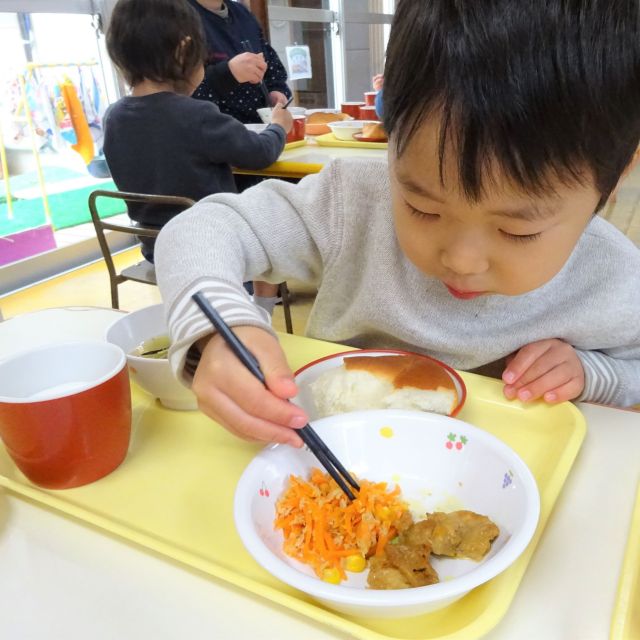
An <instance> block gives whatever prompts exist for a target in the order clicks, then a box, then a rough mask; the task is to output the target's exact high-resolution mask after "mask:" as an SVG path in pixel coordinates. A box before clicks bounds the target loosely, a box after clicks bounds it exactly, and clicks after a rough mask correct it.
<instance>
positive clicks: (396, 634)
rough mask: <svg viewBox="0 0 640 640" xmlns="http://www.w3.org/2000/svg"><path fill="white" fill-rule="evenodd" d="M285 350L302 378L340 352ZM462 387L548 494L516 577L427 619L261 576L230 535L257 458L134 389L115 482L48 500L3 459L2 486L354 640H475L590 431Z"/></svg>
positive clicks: (512, 584) (476, 412) (476, 381)
mask: <svg viewBox="0 0 640 640" xmlns="http://www.w3.org/2000/svg"><path fill="white" fill-rule="evenodd" d="M281 341H282V346H283V348H284V350H285V352H286V353H287V354H288V357H289V361H290V364H291V366H292V367H293V368H294V369H296V368H299V367H300V366H302V365H303V364H306V363H307V362H309V361H311V360H314V359H316V358H320V357H323V356H325V355H329V354H331V353H336V352H338V351H343V350H344V348H343V347H341V346H339V345H336V344H331V343H327V342H319V341H316V340H310V339H308V338H303V337H300V336H290V335H281ZM462 375H463V378H464V380H465V382H466V384H467V387H468V392H469V395H468V399H467V403H466V405H465V407H464V409H463V410H462V412H461V414H460V416H459V417H460V419H462V420H466V421H468V422H470V423H472V424H475V425H476V426H478V427H481V428H483V429H486V430H487V431H489V432H490V433H493V434H495V435H496V436H497V437H499V438H500V439H502V440H503V441H504V442H506V443H507V444H508V445H510V446H511V447H512V448H513V449H515V451H517V452H518V453H519V454H520V456H521V457H522V458H523V460H524V461H525V462H526V463H527V465H528V466H529V468H530V469H531V471H532V473H533V474H534V476H535V478H536V480H537V483H538V488H539V490H540V499H541V512H540V522H539V525H538V528H537V530H536V533H535V535H534V538H533V540H532V542H531V544H530V545H529V547H528V548H527V549H526V550H525V552H524V553H523V554H522V556H520V558H519V559H518V561H517V562H516V563H515V564H513V565H512V566H511V567H510V568H509V569H508V570H506V571H505V572H503V573H502V574H500V575H499V576H497V577H496V578H494V579H493V580H491V581H490V582H488V583H486V584H484V585H482V586H481V587H478V588H477V589H475V590H474V591H472V592H471V593H469V594H468V595H467V596H465V597H464V598H462V599H461V600H459V601H457V602H455V603H454V604H452V605H451V606H449V607H447V608H446V609H443V610H440V611H436V612H434V613H430V614H427V615H424V616H419V617H415V618H407V619H400V620H370V619H356V618H349V617H347V616H343V615H340V614H338V613H334V612H332V611H329V610H327V609H324V608H323V607H322V606H321V605H319V604H318V603H316V602H314V601H313V600H311V599H310V598H309V597H307V596H306V595H304V594H302V593H301V592H299V591H296V590H295V589H292V588H290V587H288V586H287V585H285V584H283V583H282V582H279V581H278V580H276V579H275V578H274V577H272V576H271V575H270V574H269V573H267V572H266V571H265V570H263V569H262V568H261V567H260V566H259V565H258V564H257V563H256V562H255V561H254V560H253V558H252V557H251V556H250V555H249V554H248V552H247V551H245V549H244V547H243V545H242V542H241V541H240V539H239V537H238V535H237V533H236V531H235V527H234V523H233V494H234V490H235V486H236V483H237V481H238V478H239V477H240V475H241V474H242V471H243V470H244V468H245V467H246V465H247V464H248V463H249V461H250V460H251V459H252V458H253V457H254V456H255V455H256V453H257V452H258V451H259V450H260V447H259V446H258V445H253V444H249V443H246V442H243V441H241V440H239V439H237V438H235V437H233V436H231V435H230V434H228V433H227V432H226V431H225V430H223V429H221V428H219V427H216V426H215V425H214V424H213V423H212V422H211V421H209V420H208V419H207V418H205V417H204V416H203V415H202V414H200V413H199V412H179V411H169V410H167V409H163V408H161V407H160V405H158V404H157V403H156V402H154V401H153V400H152V399H151V398H150V396H148V395H147V394H146V393H144V392H143V391H141V390H139V389H138V388H137V387H135V385H134V388H133V402H134V418H133V425H134V430H133V435H132V441H131V447H130V451H129V454H128V456H127V458H126V460H125V461H124V463H123V464H122V465H121V466H120V468H118V469H117V470H116V471H115V472H113V473H112V474H111V475H109V476H107V477H106V478H103V479H102V480H100V481H98V482H95V483H94V484H91V485H87V486H85V487H80V488H78V489H68V490H66V491H49V490H45V489H40V488H38V487H35V486H33V485H32V484H30V483H29V482H28V481H27V480H26V479H25V478H24V476H23V475H22V474H21V473H20V472H19V471H18V470H17V469H16V467H15V465H14V464H13V462H12V461H11V460H10V458H9V457H8V455H7V454H6V452H5V450H4V448H3V447H0V485H3V486H5V487H6V488H7V489H9V490H11V491H13V492H15V493H17V494H20V495H22V496H25V497H28V498H30V499H32V500H34V501H36V502H39V503H41V504H43V505H45V506H48V507H51V508H54V509H57V510H59V511H61V512H63V513H65V514H67V515H70V516H73V517H75V518H78V519H80V520H82V521H85V522H87V523H90V524H92V525H95V526H97V527H100V528H102V529H104V530H105V531H108V532H110V533H112V534H116V535H118V536H121V537H122V538H125V539H126V540H128V541H130V542H133V543H136V544H138V545H141V546H143V547H147V548H149V549H152V550H154V551H157V552H159V553H161V554H164V555H166V556H168V557H169V558H173V559H175V560H178V561H179V562H182V563H184V564H186V565H189V566H191V567H194V568H196V569H199V570H201V571H204V572H206V573H208V574H210V575H212V576H215V577H216V578H219V579H221V580H226V581H228V582H230V583H232V584H234V585H236V586H238V587H241V588H243V589H246V590H248V591H250V592H253V593H255V594H258V595H260V596H262V597H264V598H267V599H269V600H271V601H273V602H275V603H278V604H280V605H282V606H284V607H287V608H289V609H291V610H292V611H295V612H297V613H299V614H302V615H305V616H307V617H309V618H311V619H313V620H315V621H317V622H319V623H322V624H325V625H328V626H329V627H332V628H333V629H335V630H337V631H340V632H342V633H347V634H351V635H352V636H354V637H356V638H361V639H363V640H434V639H436V638H447V640H454V639H456V640H460V639H465V640H469V639H472V638H479V637H481V636H483V635H484V634H486V633H487V632H488V631H489V630H490V629H491V628H492V627H494V626H495V625H496V624H497V623H498V622H499V621H500V619H501V618H502V617H503V615H504V614H505V612H506V611H507V609H508V608H509V605H510V603H511V600H512V599H513V597H514V595H515V593H516V591H517V588H518V585H519V583H520V580H521V579H522V576H523V574H524V572H525V570H526V568H527V565H528V563H529V560H530V558H531V556H532V554H533V552H534V550H535V547H536V545H537V543H538V540H539V539H540V536H541V534H542V531H543V529H544V527H545V524H546V522H547V519H548V517H549V514H550V513H551V510H552V508H553V505H554V503H555V501H556V499H557V497H558V494H559V493H560V491H561V489H562V486H563V484H564V482H565V479H566V477H567V474H568V473H569V470H570V469H571V466H572V464H573V461H574V459H575V456H576V454H577V453H578V450H579V449H580V446H581V444H582V440H583V438H584V435H585V430H586V428H585V421H584V418H583V417H582V414H581V413H580V412H579V411H578V410H577V409H576V408H575V407H574V406H573V405H572V404H570V403H563V404H560V405H557V406H547V405H542V404H536V405H531V406H529V407H523V406H521V405H520V404H518V403H508V402H507V401H505V399H504V397H503V395H502V386H501V384H500V383H499V382H498V381H497V380H491V379H488V378H483V377H480V376H477V375H473V374H462ZM274 633H275V630H274Z"/></svg>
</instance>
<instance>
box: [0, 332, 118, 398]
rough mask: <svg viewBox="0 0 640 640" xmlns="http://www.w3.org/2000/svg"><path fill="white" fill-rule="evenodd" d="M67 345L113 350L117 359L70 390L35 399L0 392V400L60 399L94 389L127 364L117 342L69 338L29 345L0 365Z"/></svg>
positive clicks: (64, 347)
mask: <svg viewBox="0 0 640 640" xmlns="http://www.w3.org/2000/svg"><path fill="white" fill-rule="evenodd" d="M69 347H97V348H100V349H105V350H109V351H113V352H114V353H117V355H118V360H117V362H116V364H114V365H113V367H112V368H111V369H110V370H109V371H108V372H107V373H104V374H102V375H101V376H100V377H99V378H95V379H93V380H87V381H85V382H84V383H83V384H81V385H78V386H77V387H75V388H74V389H73V390H72V391H65V392H62V393H53V394H43V395H41V396H39V397H38V399H37V400H33V399H32V398H21V397H13V396H5V395H2V394H0V402H3V403H7V404H35V403H38V402H51V401H52V400H60V399H61V398H67V397H69V396H76V395H79V394H80V393H84V392H85V391H89V390H90V389H95V388H96V387H99V386H100V385H102V384H104V383H105V382H107V381H108V380H111V378H114V377H115V376H117V375H119V374H120V372H121V371H122V369H123V368H124V367H125V366H126V364H127V356H126V354H125V352H124V351H123V350H122V348H121V347H119V346H118V345H117V344H114V343H113V342H108V341H103V340H69V341H66V342H54V343H51V344H47V345H42V346H37V347H30V348H28V349H23V350H22V351H17V352H16V353H14V354H12V355H11V356H10V357H8V358H7V359H6V360H2V361H1V362H0V366H1V367H6V366H7V365H11V364H13V362H14V361H15V360H21V359H22V358H24V357H29V356H30V355H32V354H35V353H42V352H43V351H57V350H58V349H68V348H69Z"/></svg>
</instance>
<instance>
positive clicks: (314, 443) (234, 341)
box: [191, 291, 360, 500]
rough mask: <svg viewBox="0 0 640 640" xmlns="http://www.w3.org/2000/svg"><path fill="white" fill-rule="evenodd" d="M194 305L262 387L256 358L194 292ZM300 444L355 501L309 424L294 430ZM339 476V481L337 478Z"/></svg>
mask: <svg viewBox="0 0 640 640" xmlns="http://www.w3.org/2000/svg"><path fill="white" fill-rule="evenodd" d="M191 297H192V298H193V300H194V301H195V303H196V304H197V305H198V306H199V307H200V309H202V312H203V313H204V314H205V315H206V316H207V318H209V320H210V321H211V324H212V325H213V326H214V327H215V329H216V331H218V333H219V334H220V335H221V336H222V337H223V339H224V340H225V342H226V343H227V344H228V345H229V348H230V349H231V350H232V351H233V353H234V354H235V355H236V356H237V357H238V359H239V360H240V362H242V364H243V365H244V366H245V367H247V369H248V370H249V371H250V372H251V373H252V374H253V375H254V376H255V377H256V378H257V379H258V380H260V382H262V384H263V385H265V386H266V381H265V378H264V374H263V373H262V369H260V364H259V363H258V360H257V359H256V357H255V356H254V355H253V354H252V353H251V351H249V349H247V347H245V346H244V344H243V343H242V342H241V341H240V339H239V338H238V336H237V335H236V334H235V333H234V332H233V330H232V329H231V328H230V327H229V326H228V325H227V323H226V322H225V321H224V320H223V319H222V317H221V316H220V314H219V313H218V312H217V311H216V310H215V309H214V308H213V307H212V306H211V304H210V303H209V301H208V300H207V299H206V298H205V297H204V295H203V294H202V292H200V291H198V292H197V293H194V294H193V296H191ZM297 432H298V433H299V434H300V437H301V438H302V441H303V442H304V443H305V444H306V445H307V447H309V449H310V451H311V453H313V455H314V456H315V457H316V458H317V459H318V461H319V462H320V464H321V465H322V466H323V467H324V468H325V469H326V470H327V473H328V474H329V475H330V476H331V477H332V478H333V479H334V480H335V481H336V483H337V484H338V486H339V487H340V488H341V489H342V491H344V493H345V494H346V496H347V497H348V498H349V500H355V495H354V494H353V491H351V489H350V488H349V487H348V486H347V484H346V483H345V480H346V481H347V482H348V483H349V484H350V485H351V486H352V487H353V488H354V489H355V490H356V491H359V490H360V486H359V485H358V483H357V482H356V481H355V480H354V479H353V478H352V477H351V475H350V474H349V472H348V471H347V470H346V469H345V468H344V466H343V465H342V463H341V462H340V461H339V460H338V458H336V456H335V455H334V454H333V452H332V451H331V449H329V447H327V445H326V444H325V443H324V442H323V441H322V439H321V438H320V436H319V435H318V434H317V433H316V432H315V431H314V430H313V427H312V426H311V425H310V424H307V425H305V426H304V427H302V429H298V430H297ZM340 474H342V477H341V475H340ZM343 478H344V480H343Z"/></svg>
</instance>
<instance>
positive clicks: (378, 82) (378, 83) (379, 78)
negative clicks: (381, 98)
mask: <svg viewBox="0 0 640 640" xmlns="http://www.w3.org/2000/svg"><path fill="white" fill-rule="evenodd" d="M371 84H372V85H373V90H374V91H380V89H382V86H383V85H384V75H383V74H381V73H376V75H375V76H373V78H372V79H371Z"/></svg>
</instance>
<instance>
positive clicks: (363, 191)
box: [157, 0, 640, 446]
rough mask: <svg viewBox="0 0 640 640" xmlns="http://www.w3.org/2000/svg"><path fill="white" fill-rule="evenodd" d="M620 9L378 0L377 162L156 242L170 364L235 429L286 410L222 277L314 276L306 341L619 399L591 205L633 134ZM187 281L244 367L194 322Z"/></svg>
mask: <svg viewBox="0 0 640 640" xmlns="http://www.w3.org/2000/svg"><path fill="white" fill-rule="evenodd" d="M639 24H640V9H639V6H638V3H637V2H636V1H635V0H617V1H616V2H613V3H611V2H609V1H605V0H546V1H541V2H534V3H531V2H524V1H522V2H516V1H514V0H496V1H494V2H491V3H488V2H478V1H477V0H467V1H463V0H459V1H458V2H450V1H449V0H434V1H433V2H429V3H425V2H422V0H400V1H399V2H398V4H397V8H396V14H395V18H394V22H393V26H392V30H391V37H390V40H389V46H388V50H387V62H386V67H385V72H384V76H385V88H384V118H385V122H384V124H385V128H386V130H387V131H388V133H389V138H390V144H389V162H388V164H387V163H384V162H366V161H358V160H349V161H336V162H333V163H332V164H331V165H329V166H328V167H325V169H324V170H323V171H322V172H321V173H320V174H318V175H315V176H309V177H307V178H305V179H304V180H302V181H301V182H300V183H299V184H298V185H291V184H286V183H281V182H278V181H269V182H266V183H263V184H261V185H259V186H258V187H256V188H254V189H251V190H250V191H248V192H246V193H245V194H242V195H240V196H229V195H219V196H212V197H209V198H206V199H205V200H203V201H201V202H200V203H198V204H197V205H196V206H194V207H193V208H192V209H191V210H190V211H188V212H186V213H184V214H182V215H180V216H179V217H178V218H177V219H175V220H174V221H172V222H171V223H170V224H169V225H167V227H166V228H165V229H164V230H163V232H162V233H161V235H160V237H159V240H158V251H157V271H158V279H159V284H160V288H161V291H162V294H163V297H164V300H165V303H166V308H167V313H168V320H169V326H170V330H171V336H172V341H173V347H172V352H171V356H170V357H171V360H172V364H173V367H174V370H175V371H176V373H178V375H180V376H182V378H183V379H184V380H185V381H186V382H187V383H192V387H193V390H194V392H195V393H196V395H197V396H198V398H199V401H200V406H201V409H202V410H203V411H204V412H205V413H206V414H207V415H209V416H210V417H212V418H213V419H215V420H216V421H218V422H220V423H221V424H222V425H224V426H225V427H226V428H228V429H229V430H230V431H232V432H234V433H236V434H237V435H238V436H240V437H244V438H247V439H257V440H262V441H267V442H287V443H289V444H293V445H298V446H299V445H300V444H301V441H300V439H299V436H297V434H296V433H295V429H296V428H299V427H301V426H303V425H304V424H305V422H306V416H305V415H304V413H303V412H302V410H301V409H299V408H298V407H295V406H293V405H291V404H289V403H287V402H285V401H284V400H285V399H287V398H291V397H293V396H294V395H295V393H296V388H295V384H294V382H293V380H292V376H291V372H290V370H289V368H288V366H287V364H286V360H285V357H284V354H283V353H282V350H281V349H280V347H279V345H278V343H277V341H276V339H275V337H274V336H273V334H272V333H271V331H270V329H269V326H268V322H267V319H266V318H265V317H263V316H260V315H259V312H258V311H256V309H255V308H254V307H253V306H252V305H251V303H250V301H249V299H248V298H247V296H246V295H244V294H243V291H242V287H241V283H242V280H243V279H248V278H256V279H266V280H268V281H271V282H280V281H282V280H287V279H298V280H303V281H305V282H311V283H314V284H316V285H317V286H318V295H317V297H316V301H315V304H314V307H313V309H312V312H311V316H310V318H309V323H308V326H307V331H306V333H307V335H309V336H311V337H315V338H320V339H323V340H330V341H335V342H338V343H343V344H349V345H352V346H355V347H370V348H397V349H406V350H409V351H417V352H423V353H427V354H429V355H431V356H434V357H436V358H438V359H440V360H443V361H445V362H447V363H448V364H450V365H452V366H454V367H457V368H459V369H465V370H470V369H477V368H480V367H487V366H495V365H496V364H498V365H499V366H501V367H502V379H503V381H504V382H505V387H504V393H505V395H506V397H507V398H518V399H520V400H522V401H525V402H528V401H533V400H536V399H542V400H544V401H546V402H548V403H555V402H561V401H565V400H573V399H584V400H591V401H596V402H605V403H610V404H615V405H618V406H627V405H631V404H633V403H636V402H640V251H639V250H638V249H637V248H636V247H635V246H634V245H633V244H632V243H631V242H630V241H629V240H628V239H627V238H625V237H624V236H623V235H622V234H621V233H620V232H618V231H617V230H616V229H615V228H613V227H612V226H611V225H609V224H608V223H607V222H604V221H603V220H601V219H600V218H597V217H594V213H596V212H597V211H598V210H599V209H600V208H601V207H602V206H603V205H604V203H605V202H606V201H607V198H608V197H609V194H610V193H611V192H612V191H613V189H614V188H615V187H616V185H617V184H618V182H619V180H620V179H621V177H622V176H623V175H624V172H625V171H626V170H627V169H628V168H629V167H630V166H631V163H632V160H633V158H634V153H635V152H636V149H637V147H638V142H639V140H640V112H638V109H637V105H638V104H639V103H640V102H639V101H640V26H639ZM199 289H200V290H203V291H204V293H205V294H206V295H207V296H208V298H209V300H210V301H211V303H212V304H213V305H214V306H216V308H217V309H218V311H219V312H220V313H221V314H222V316H223V317H224V318H225V320H226V321H227V322H228V324H230V325H233V326H235V327H236V329H235V330H236V332H237V333H238V335H239V336H240V338H241V339H242V340H243V341H244V342H245V344H246V345H247V346H248V347H249V349H251V350H252V351H253V353H254V355H255V356H256V357H257V358H258V360H259V362H260V364H261V367H262V369H263V371H264V373H265V376H266V379H267V384H268V387H269V390H265V389H263V388H262V387H261V385H260V383H258V382H257V381H256V380H255V379H253V377H252V376H251V374H250V373H249V372H248V371H246V370H245V368H244V367H243V365H242V364H241V363H240V362H239V361H237V359H236V357H235V356H234V355H233V354H232V353H231V352H230V351H229V350H228V348H227V347H226V346H225V344H224V342H223V340H222V339H221V338H220V337H219V336H216V335H212V330H211V327H210V325H209V324H208V321H207V320H206V318H204V316H203V315H202V314H201V312H200V311H199V309H198V308H197V307H196V305H195V304H194V303H193V302H192V301H191V299H190V296H191V295H192V294H193V293H194V292H195V291H196V290H199Z"/></svg>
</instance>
